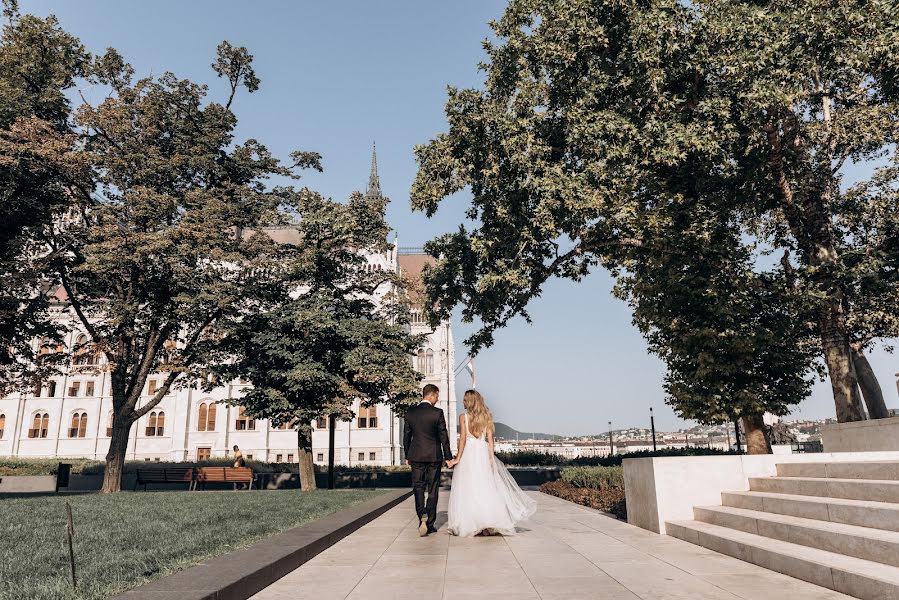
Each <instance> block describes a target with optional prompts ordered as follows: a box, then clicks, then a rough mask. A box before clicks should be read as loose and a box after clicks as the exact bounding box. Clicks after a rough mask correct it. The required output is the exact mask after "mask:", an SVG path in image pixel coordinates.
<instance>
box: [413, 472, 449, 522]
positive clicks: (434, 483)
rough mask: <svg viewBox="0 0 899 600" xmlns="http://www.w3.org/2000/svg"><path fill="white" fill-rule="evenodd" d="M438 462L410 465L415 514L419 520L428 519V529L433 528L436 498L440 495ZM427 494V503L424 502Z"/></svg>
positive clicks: (435, 518) (435, 517) (435, 516)
mask: <svg viewBox="0 0 899 600" xmlns="http://www.w3.org/2000/svg"><path fill="white" fill-rule="evenodd" d="M442 464H443V463H439V462H413V463H412V491H413V492H414V493H415V514H416V515H418V518H419V519H421V517H422V515H427V517H428V527H434V522H435V521H436V520H437V496H438V494H439V493H440V467H441V465H442ZM425 494H427V502H426V501H425Z"/></svg>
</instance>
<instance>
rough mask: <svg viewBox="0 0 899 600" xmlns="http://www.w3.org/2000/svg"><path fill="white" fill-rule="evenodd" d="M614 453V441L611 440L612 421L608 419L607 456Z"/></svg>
mask: <svg viewBox="0 0 899 600" xmlns="http://www.w3.org/2000/svg"><path fill="white" fill-rule="evenodd" d="M613 454H615V442H613V441H612V422H611V421H609V456H611V455H613Z"/></svg>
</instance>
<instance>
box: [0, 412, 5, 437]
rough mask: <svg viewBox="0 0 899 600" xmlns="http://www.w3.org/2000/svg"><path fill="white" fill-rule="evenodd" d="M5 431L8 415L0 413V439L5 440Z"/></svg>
mask: <svg viewBox="0 0 899 600" xmlns="http://www.w3.org/2000/svg"><path fill="white" fill-rule="evenodd" d="M4 429H6V415H4V414H3V413H0V439H2V438H3V430H4Z"/></svg>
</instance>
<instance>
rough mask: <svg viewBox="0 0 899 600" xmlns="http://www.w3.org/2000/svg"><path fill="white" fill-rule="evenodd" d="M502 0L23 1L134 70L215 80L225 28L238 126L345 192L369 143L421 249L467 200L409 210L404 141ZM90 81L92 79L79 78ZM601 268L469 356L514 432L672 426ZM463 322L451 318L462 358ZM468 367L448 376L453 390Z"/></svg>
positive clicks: (398, 221) (434, 116)
mask: <svg viewBox="0 0 899 600" xmlns="http://www.w3.org/2000/svg"><path fill="white" fill-rule="evenodd" d="M504 6H505V2H503V1H501V0H454V1H453V2H445V1H442V2H438V1H434V0H414V1H413V0H391V1H375V0H355V1H349V0H329V1H327V2H288V1H286V0H283V1H279V2H274V1H269V2H252V3H249V2H237V1H234V0H231V1H222V0H218V1H210V0H204V1H198V0H192V1H191V2H183V1H181V2H175V1H173V0H165V1H164V0H156V1H154V2H138V1H135V0H130V1H123V0H117V1H108V0H107V1H98V0H94V1H92V2H48V1H45V0H23V1H22V2H21V9H22V11H23V12H31V13H35V14H39V15H46V14H49V13H54V14H56V15H57V16H58V17H59V18H60V20H61V22H62V25H63V26H64V27H65V28H66V29H68V30H69V31H70V32H72V33H73V34H75V35H77V36H79V37H80V38H81V39H82V41H83V42H84V43H85V45H86V46H87V48H88V49H89V50H90V51H93V52H101V51H102V50H103V49H104V48H106V47H108V46H112V47H115V48H117V49H118V50H119V51H120V52H121V53H122V54H123V55H124V56H125V57H126V59H127V60H129V61H130V62H131V64H132V65H134V67H135V69H136V71H137V73H138V74H139V75H145V74H148V73H154V74H159V73H161V72H163V71H173V72H174V73H176V74H177V75H179V76H182V77H188V78H191V79H194V80H195V81H205V82H208V83H209V84H210V93H211V94H212V95H213V96H216V95H217V97H218V98H222V93H223V88H222V85H221V83H220V82H218V81H217V80H216V79H215V77H214V74H213V73H212V71H211V69H210V68H209V64H210V63H211V62H212V59H213V56H214V53H215V47H216V46H217V45H218V43H219V42H220V41H222V40H223V39H227V40H229V41H231V42H232V43H233V44H236V45H243V46H246V47H247V48H248V49H249V50H250V52H251V53H252V54H253V55H254V57H255V68H256V72H257V74H258V76H259V77H260V79H261V80H262V85H261V88H260V90H259V91H258V92H256V93H255V94H251V95H250V94H246V93H244V94H243V95H241V96H240V97H239V98H238V99H237V101H236V105H235V111H236V112H237V115H238V117H239V119H240V129H239V131H238V133H239V134H240V135H241V136H243V137H254V138H257V139H259V140H260V141H262V142H263V143H265V144H267V145H268V147H269V148H270V149H271V150H272V151H273V152H275V154H277V155H279V156H282V157H284V158H286V157H287V154H288V152H290V151H291V150H293V149H303V150H315V151H318V152H321V153H322V154H323V155H324V166H325V172H324V173H322V174H310V175H309V176H308V177H307V178H306V179H305V180H304V183H305V184H306V185H309V186H310V187H312V188H313V189H317V190H319V191H321V192H322V193H324V194H325V195H328V196H332V197H334V198H341V199H342V198H346V197H347V196H348V195H349V193H350V192H352V191H353V190H361V189H364V187H365V183H366V180H367V177H368V166H369V160H370V154H371V144H372V141H377V146H378V161H379V163H380V174H381V186H382V188H383V190H384V192H385V194H386V195H388V196H389V197H390V198H391V199H392V203H391V205H390V209H389V219H390V222H391V224H392V225H393V227H394V228H395V229H396V231H397V233H398V235H399V241H400V244H401V245H404V246H418V245H421V244H422V243H424V242H425V241H426V240H428V239H430V238H432V237H434V236H435V235H437V234H439V233H443V232H445V231H449V230H451V229H454V228H455V227H456V226H457V224H458V223H459V222H461V219H462V213H463V211H464V206H465V201H466V198H465V197H464V196H461V195H460V197H458V198H455V199H454V201H453V202H451V203H448V204H447V205H446V206H445V207H443V208H442V209H441V212H440V213H439V214H438V215H437V216H436V217H435V218H434V219H431V220H428V219H427V218H425V217H424V216H422V215H421V214H416V213H412V212H411V211H410V209H409V201H408V195H409V189H410V187H411V184H412V180H413V178H414V176H415V169H416V165H415V161H414V159H413V155H412V148H413V146H414V145H415V144H420V143H424V142H427V141H428V140H429V139H430V138H431V137H433V136H434V135H435V134H436V133H438V132H440V131H444V130H445V129H446V121H445V119H444V115H443V105H444V103H445V100H446V86H447V85H448V84H451V85H455V86H475V85H479V84H480V82H481V77H480V75H479V73H478V71H477V63H478V62H479V61H480V60H482V58H483V51H482V47H481V41H482V40H483V39H484V38H486V37H488V36H489V35H490V29H489V27H488V26H487V22H488V21H489V20H490V19H494V18H498V17H499V16H500V15H501V13H502V10H503V8H504ZM88 92H89V90H88ZM610 289H611V279H610V278H609V277H608V275H606V274H605V272H602V271H600V272H598V273H596V274H595V275H594V276H593V277H592V278H591V279H589V280H588V281H587V282H585V283H582V284H579V285H576V284H573V283H570V282H561V281H560V282H554V283H552V284H550V285H548V286H547V287H546V291H545V293H544V295H543V297H542V298H540V299H539V300H538V301H537V302H535V303H534V305H533V306H532V308H531V312H532V315H533V318H534V324H533V325H532V326H528V325H527V324H525V323H524V322H520V321H519V322H516V323H514V324H513V325H512V326H510V327H509V328H508V329H507V330H504V331H502V332H500V333H499V335H498V336H497V340H496V344H495V345H494V346H493V347H492V348H490V349H488V350H486V351H484V352H483V353H482V354H481V355H480V356H479V357H478V358H477V365H476V367H477V374H478V388H479V389H481V391H482V392H484V393H485V394H486V396H487V399H488V402H489V403H490V405H491V406H492V408H493V411H494V414H495V416H496V418H497V420H499V421H502V422H505V423H507V424H509V425H511V426H513V427H515V428H517V429H521V430H524V431H542V432H547V433H562V434H575V433H589V432H600V431H604V430H605V429H606V424H607V422H608V421H610V420H611V421H612V422H613V426H614V427H616V428H618V427H626V426H631V425H647V424H648V409H649V407H650V406H653V407H654V408H655V411H656V413H657V425H658V426H659V427H660V428H663V429H675V428H678V427H681V426H682V425H683V423H682V422H681V421H680V420H678V419H677V418H676V417H675V416H674V414H673V412H672V411H671V409H669V408H668V407H667V406H665V405H664V402H663V400H662V397H663V395H662V390H661V381H662V376H663V367H662V364H661V362H660V361H659V360H658V359H656V358H655V357H653V356H650V355H648V353H647V352H646V346H645V344H644V342H643V339H642V337H641V336H640V334H639V333H638V332H637V331H636V329H634V327H633V326H632V325H631V323H630V313H629V311H628V308H627V306H626V305H624V304H623V303H621V302H619V301H617V300H615V299H614V298H612V297H611V296H610V294H609V290H610ZM469 331H470V329H469V328H468V327H466V326H465V325H463V324H460V323H456V324H455V332H456V337H457V340H458V342H459V343H458V344H457V349H456V353H457V356H458V360H460V361H461V360H462V358H464V356H465V354H466V351H465V349H464V347H462V345H461V340H462V339H463V338H464V337H466V335H467V333H468V332H469ZM872 364H873V366H874V369H875V371H876V372H877V374H878V376H879V377H880V380H881V384H882V385H883V387H884V391H885V394H886V397H887V404H888V405H889V406H891V407H896V406H899V401H897V390H896V384H895V377H894V376H893V374H894V373H896V372H899V358H897V357H895V356H891V355H888V354H885V353H883V352H878V353H877V354H875V355H874V357H873V358H872ZM467 384H468V380H467V377H465V376H464V375H463V376H460V377H459V379H458V385H459V394H460V396H461V393H462V391H464V389H465V386H466V385H467ZM833 411H834V409H833V402H832V399H831V396H830V389H829V384H826V383H825V384H820V385H818V386H817V387H816V388H815V392H814V395H813V397H812V398H811V399H809V400H807V401H806V402H804V403H803V404H802V405H800V407H799V409H798V410H797V413H796V414H797V416H801V417H808V418H819V417H830V416H833Z"/></svg>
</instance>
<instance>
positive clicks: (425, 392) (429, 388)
mask: <svg viewBox="0 0 899 600" xmlns="http://www.w3.org/2000/svg"><path fill="white" fill-rule="evenodd" d="M433 394H438V395H439V394H440V388H439V387H437V386H436V385H434V384H433V383H429V384H428V385H426V386H424V387H423V388H421V397H422V398H427V397H429V396H432V395H433Z"/></svg>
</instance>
